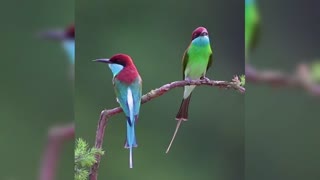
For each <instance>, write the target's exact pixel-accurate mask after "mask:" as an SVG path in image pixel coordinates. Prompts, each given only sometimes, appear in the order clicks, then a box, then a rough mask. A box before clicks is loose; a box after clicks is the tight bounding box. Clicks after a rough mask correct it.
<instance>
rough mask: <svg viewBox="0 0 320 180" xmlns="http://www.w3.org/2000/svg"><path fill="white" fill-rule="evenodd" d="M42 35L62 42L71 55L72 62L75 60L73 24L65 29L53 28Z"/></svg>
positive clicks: (41, 34)
mask: <svg viewBox="0 0 320 180" xmlns="http://www.w3.org/2000/svg"><path fill="white" fill-rule="evenodd" d="M40 36H41V37H43V38H45V39H50V40H55V41H58V42H61V43H62V46H63V49H64V50H65V51H66V53H67V54H68V56H69V60H70V63H71V64H74V61H75V29H74V25H73V24H71V25H69V26H68V27H67V28H65V29H51V30H48V31H45V32H41V33H40Z"/></svg>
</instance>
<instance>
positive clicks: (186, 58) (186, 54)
mask: <svg viewBox="0 0 320 180" xmlns="http://www.w3.org/2000/svg"><path fill="white" fill-rule="evenodd" d="M188 50H189V47H188V48H187V50H186V51H185V52H184V54H183V57H182V79H183V80H184V78H185V75H184V71H185V70H186V67H187V64H188V61H189V54H188Z"/></svg>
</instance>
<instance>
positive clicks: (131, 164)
mask: <svg viewBox="0 0 320 180" xmlns="http://www.w3.org/2000/svg"><path fill="white" fill-rule="evenodd" d="M129 166H130V168H133V161H132V147H130V154H129Z"/></svg>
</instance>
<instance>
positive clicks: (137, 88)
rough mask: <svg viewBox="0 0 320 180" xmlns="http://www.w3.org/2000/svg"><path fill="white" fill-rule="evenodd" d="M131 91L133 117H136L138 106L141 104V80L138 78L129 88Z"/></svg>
mask: <svg viewBox="0 0 320 180" xmlns="http://www.w3.org/2000/svg"><path fill="white" fill-rule="evenodd" d="M129 87H130V88H131V90H132V96H133V113H134V116H135V117H138V115H139V110H140V104H141V96H142V80H141V78H140V77H138V78H137V79H136V80H135V81H134V83H132V84H131V85H130V86H129Z"/></svg>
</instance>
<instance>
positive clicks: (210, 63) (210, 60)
mask: <svg viewBox="0 0 320 180" xmlns="http://www.w3.org/2000/svg"><path fill="white" fill-rule="evenodd" d="M212 61H213V60H212V53H211V54H210V56H209V62H208V65H207V71H208V69H209V68H210V67H211V65H212Z"/></svg>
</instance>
